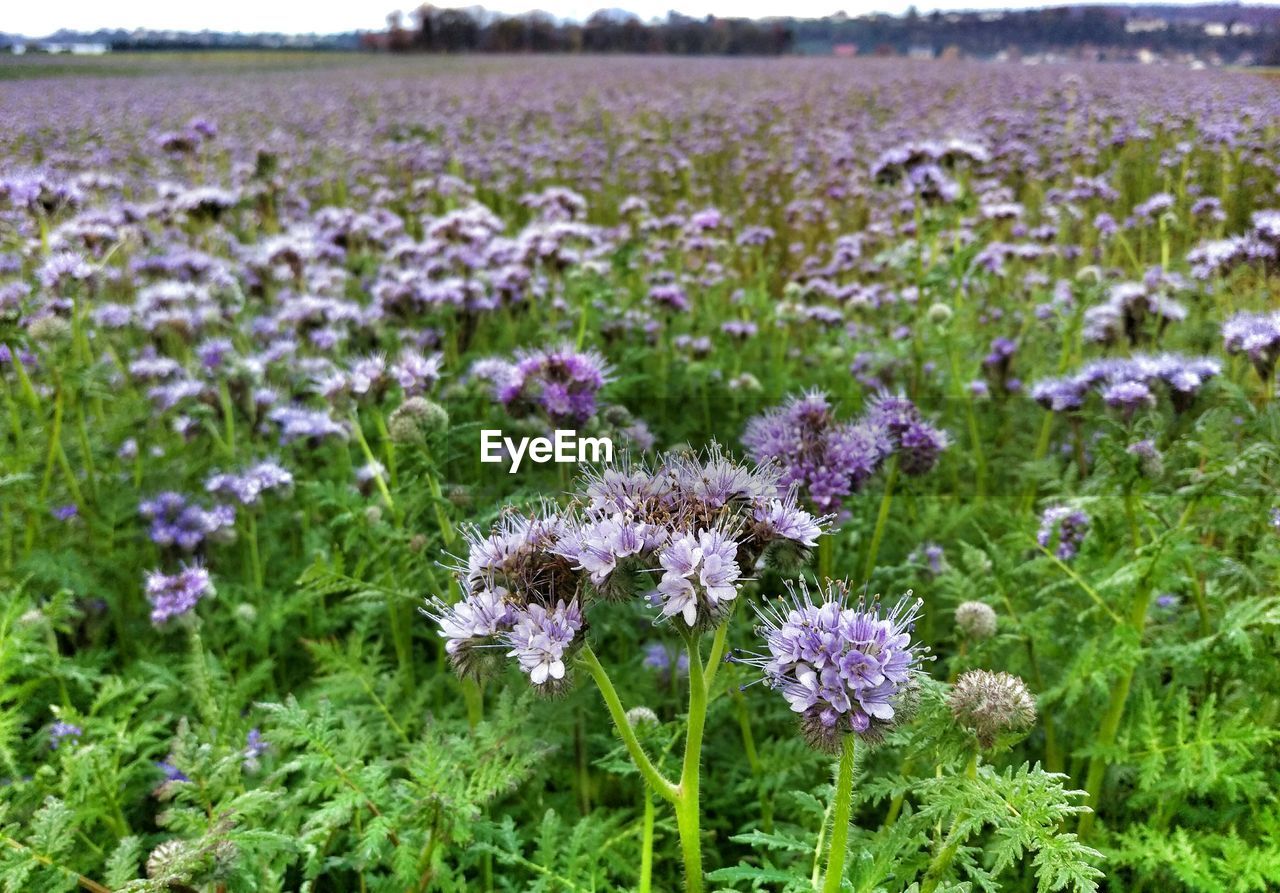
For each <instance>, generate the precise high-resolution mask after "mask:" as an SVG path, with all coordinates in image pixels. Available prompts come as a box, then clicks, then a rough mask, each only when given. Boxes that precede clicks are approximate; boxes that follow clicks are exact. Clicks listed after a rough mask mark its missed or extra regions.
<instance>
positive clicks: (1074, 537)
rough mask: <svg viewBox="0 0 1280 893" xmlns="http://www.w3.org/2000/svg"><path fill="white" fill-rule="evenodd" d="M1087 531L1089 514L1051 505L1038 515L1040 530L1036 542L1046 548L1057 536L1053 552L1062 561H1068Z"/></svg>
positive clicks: (1078, 548)
mask: <svg viewBox="0 0 1280 893" xmlns="http://www.w3.org/2000/svg"><path fill="white" fill-rule="evenodd" d="M1088 532H1089V516H1088V515H1086V514H1085V513H1084V512H1082V511H1080V510H1079V509H1072V508H1068V507H1067V506H1065V505H1052V506H1049V508H1047V509H1045V510H1044V514H1042V515H1041V516H1040V530H1039V531H1038V532H1037V533H1036V542H1037V543H1039V544H1040V545H1041V546H1042V547H1043V548H1045V549H1048V548H1049V547H1050V545H1051V544H1052V543H1053V542H1054V536H1055V534H1056V536H1057V546H1056V548H1055V549H1054V554H1055V555H1057V556H1058V557H1059V558H1061V559H1062V560H1063V561H1070V560H1071V559H1072V558H1074V557H1075V555H1076V552H1078V551H1080V544H1081V543H1082V542H1084V537H1085V534H1086V533H1088Z"/></svg>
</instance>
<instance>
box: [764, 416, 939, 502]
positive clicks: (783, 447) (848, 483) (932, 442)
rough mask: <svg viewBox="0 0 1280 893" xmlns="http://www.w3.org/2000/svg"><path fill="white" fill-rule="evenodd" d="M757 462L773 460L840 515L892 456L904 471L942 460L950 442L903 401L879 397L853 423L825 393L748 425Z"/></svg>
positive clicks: (813, 499) (786, 475) (914, 471)
mask: <svg viewBox="0 0 1280 893" xmlns="http://www.w3.org/2000/svg"><path fill="white" fill-rule="evenodd" d="M742 442H743V443H744V444H745V445H746V447H747V449H748V451H749V452H750V453H751V456H752V458H754V459H756V460H757V461H760V462H764V461H775V462H777V463H779V465H780V467H781V468H782V473H783V480H784V482H786V483H787V484H795V485H798V486H800V487H801V488H802V492H803V493H804V494H805V495H806V496H807V497H808V498H809V500H810V501H811V502H812V503H813V505H814V506H816V507H817V508H818V510H819V511H823V512H832V511H838V510H840V508H841V507H842V506H843V504H844V501H845V499H846V498H847V497H848V496H849V495H850V494H851V493H853V492H855V491H857V490H858V489H859V488H860V487H861V486H862V485H863V484H864V483H866V481H867V480H868V479H870V478H871V477H872V476H873V475H874V474H875V473H876V472H877V471H878V470H879V469H880V468H881V467H882V466H883V465H884V463H885V462H886V461H887V460H888V459H889V458H890V457H891V456H893V455H895V454H896V455H897V456H898V457H899V462H900V468H901V469H902V470H903V471H904V472H905V473H907V474H924V473H925V472H927V471H929V470H931V469H932V468H933V466H934V465H935V464H936V463H937V461H938V457H939V455H940V454H941V453H942V451H943V450H945V449H946V448H947V445H948V439H947V435H946V433H945V432H944V431H941V430H939V429H937V428H935V427H933V426H932V425H930V424H928V423H927V422H925V421H924V419H923V418H922V417H921V416H920V413H919V410H917V409H916V407H915V405H914V404H913V403H912V402H911V401H910V400H908V399H907V398H905V397H897V396H892V395H888V394H882V395H880V396H879V397H877V398H875V399H874V400H872V402H871V406H870V407H869V409H868V411H867V412H866V414H865V415H864V416H863V417H862V418H861V419H859V420H858V421H856V422H841V421H839V420H837V419H836V416H835V413H834V411H833V410H832V408H831V404H830V401H829V400H828V399H827V396H826V394H824V393H822V392H821V391H811V392H809V393H807V394H804V395H801V396H798V397H792V398H791V399H789V400H788V401H787V402H786V403H785V404H784V405H783V406H781V407H778V408H775V409H771V410H767V411H766V412H764V413H762V414H761V415H758V416H756V417H755V418H753V419H752V420H751V421H750V422H748V424H747V430H746V432H745V433H744V434H743V436H742Z"/></svg>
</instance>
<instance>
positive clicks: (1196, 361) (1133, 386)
mask: <svg viewBox="0 0 1280 893" xmlns="http://www.w3.org/2000/svg"><path fill="white" fill-rule="evenodd" d="M1221 371H1222V364H1221V363H1219V362H1218V361H1217V360H1215V359H1212V358H1210V357H1184V356H1180V355H1178V354H1172V353H1166V354H1160V355H1158V356H1148V355H1146V354H1134V355H1133V356H1132V357H1128V358H1123V359H1104V360H1094V361H1093V362H1091V363H1087V364H1086V365H1085V366H1084V368H1082V369H1081V370H1080V371H1079V372H1077V373H1076V374H1075V375H1068V376H1064V377H1062V378H1046V379H1043V380H1041V381H1038V382H1036V383H1035V385H1034V386H1033V387H1032V389H1031V396H1032V397H1034V398H1035V400H1036V402H1037V403H1039V404H1040V405H1041V406H1043V407H1044V408H1045V409H1048V410H1052V411H1053V412H1070V411H1073V410H1077V409H1080V408H1082V407H1083V406H1084V401H1085V398H1086V397H1087V396H1088V395H1089V393H1090V392H1091V391H1094V392H1097V393H1098V394H1099V395H1100V396H1101V397H1102V399H1103V402H1104V403H1106V404H1107V405H1108V406H1110V407H1112V408H1113V409H1119V410H1122V411H1124V412H1125V413H1126V414H1131V413H1132V412H1134V411H1135V410H1137V409H1139V408H1142V407H1148V406H1155V405H1156V395H1157V390H1156V387H1157V386H1158V385H1162V386H1163V389H1164V390H1166V391H1167V393H1168V394H1169V399H1170V402H1171V403H1172V404H1173V408H1174V409H1175V410H1176V411H1178V412H1185V411H1186V410H1188V409H1190V408H1191V404H1192V403H1193V402H1194V401H1195V398H1196V394H1198V393H1199V392H1200V389H1201V388H1202V387H1203V386H1204V384H1205V383H1206V382H1207V381H1208V380H1209V379H1211V378H1213V377H1214V376H1215V375H1218V374H1219V373H1220V372H1221Z"/></svg>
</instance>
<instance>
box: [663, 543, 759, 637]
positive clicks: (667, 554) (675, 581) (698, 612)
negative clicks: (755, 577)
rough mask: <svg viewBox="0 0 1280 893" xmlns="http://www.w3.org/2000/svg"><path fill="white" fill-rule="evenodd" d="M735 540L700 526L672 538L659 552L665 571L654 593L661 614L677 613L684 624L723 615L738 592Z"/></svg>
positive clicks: (714, 619) (739, 573) (708, 621)
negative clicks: (695, 530) (692, 531)
mask: <svg viewBox="0 0 1280 893" xmlns="http://www.w3.org/2000/svg"><path fill="white" fill-rule="evenodd" d="M737 554H738V544H737V542H735V541H734V539H733V538H732V537H730V536H728V535H727V534H725V533H724V532H723V531H720V530H701V531H699V532H698V534H697V535H696V536H694V535H693V534H685V535H683V536H680V537H678V538H676V539H674V540H672V541H671V542H670V543H669V544H668V545H667V546H666V547H665V548H663V550H662V551H661V552H660V553H659V555H658V561H659V563H660V564H661V565H662V568H663V570H664V573H663V575H662V579H661V581H659V583H658V588H657V589H656V590H655V592H654V594H653V600H654V603H655V604H661V606H662V616H663V617H664V618H666V617H674V616H675V615H676V614H679V615H680V616H681V617H683V618H684V622H685V624H686V625H687V626H689V627H692V626H694V624H696V623H698V622H699V620H701V621H703V625H704V626H710V625H715V624H716V623H718V622H719V621H720V620H722V619H724V616H725V614H726V613H727V611H728V603H729V602H732V601H733V599H735V598H736V597H737V595H738V578H739V577H741V576H742V569H741V568H740V567H738V562H737V560H736V556H737Z"/></svg>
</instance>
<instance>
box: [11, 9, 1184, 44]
mask: <svg viewBox="0 0 1280 893" xmlns="http://www.w3.org/2000/svg"><path fill="white" fill-rule="evenodd" d="M399 2H401V3H403V2H404V0H399ZM1045 2H1046V3H1050V4H1060V3H1066V2H1070V0H1045ZM1130 2H1132V0H1130ZM1175 2H1177V0H1175ZM910 4H911V0H848V2H846V0H595V2H586V0H527V2H526V0H494V2H487V3H484V4H483V5H484V6H485V8H486V9H492V10H495V11H498V12H504V13H521V12H528V11H529V10H530V9H531V8H539V9H544V10H546V11H547V12H550V13H551V14H552V15H555V16H559V17H562V18H573V19H580V20H581V19H585V18H586V17H587V16H588V15H590V14H591V13H592V12H593V11H595V10H597V9H599V8H601V7H617V8H621V9H626V10H628V11H629V12H634V13H636V14H637V15H639V16H640V17H641V18H645V19H648V18H652V17H663V16H665V15H666V13H667V10H669V9H672V8H675V9H677V10H679V11H680V12H682V13H684V14H685V15H692V16H699V17H700V16H704V15H709V14H714V15H736V16H749V17H763V16H769V15H783V14H785V15H793V16H815V17H816V16H824V15H830V14H831V13H834V12H836V11H838V10H843V11H844V12H846V13H848V14H849V15H860V14H863V13H869V12H888V13H901V12H904V11H905V10H906V8H907V7H908V6H909V5H910ZM436 5H437V6H467V5H471V4H470V3H469V2H449V0H436ZM916 5H917V7H918V8H919V9H920V11H921V12H928V11H930V10H932V9H934V8H942V9H1002V8H1006V7H1011V6H1033V5H1043V4H1042V3H1038V2H1034V0H1032V2H1029V0H916ZM395 8H396V0H389V2H388V3H387V4H386V7H385V8H383V4H382V3H380V2H379V0H354V2H350V0H348V2H343V0H321V2H320V3H316V2H315V0H217V2H213V3H188V2H180V0H114V2H113V0H106V2H103V0H63V2H53V3H48V2H46V3H39V2H26V0H0V32H5V33H9V34H24V35H27V36H31V37H40V36H43V35H46V34H49V33H51V32H53V31H56V30H57V29H59V28H74V29H76V30H81V31H93V30H96V29H98V28H125V29H134V28H152V29H159V30H175V31H202V30H206V29H207V30H210V31H246V32H252V31H268V32H280V33H285V34H296V33H312V32H314V33H320V34H332V33H336V32H340V31H357V30H364V31H372V30H379V29H381V28H383V27H384V25H385V22H386V14H387V13H388V12H391V11H392V10H393V9H395Z"/></svg>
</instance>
